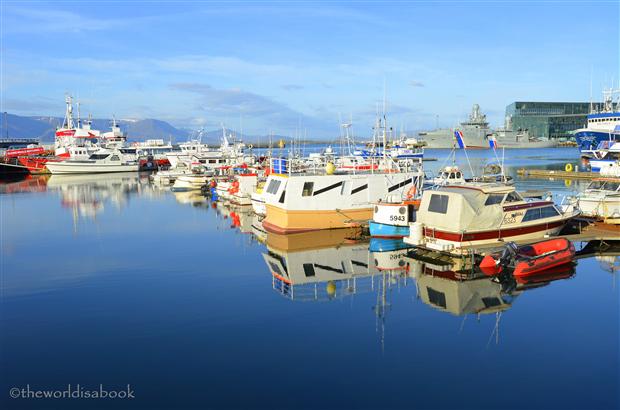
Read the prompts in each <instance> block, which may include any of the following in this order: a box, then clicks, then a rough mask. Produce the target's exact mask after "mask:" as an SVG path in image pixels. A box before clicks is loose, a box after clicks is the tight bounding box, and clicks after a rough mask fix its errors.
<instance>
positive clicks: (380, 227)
mask: <svg viewBox="0 0 620 410" xmlns="http://www.w3.org/2000/svg"><path fill="white" fill-rule="evenodd" d="M370 236H373V237H381V238H403V237H405V236H409V225H406V226H398V225H387V224H382V223H379V222H374V221H370Z"/></svg>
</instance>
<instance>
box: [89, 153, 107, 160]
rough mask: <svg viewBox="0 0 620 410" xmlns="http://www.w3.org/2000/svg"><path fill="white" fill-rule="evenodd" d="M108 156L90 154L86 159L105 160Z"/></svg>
mask: <svg viewBox="0 0 620 410" xmlns="http://www.w3.org/2000/svg"><path fill="white" fill-rule="evenodd" d="M109 156H110V154H92V155H91V156H90V157H89V158H88V159H94V160H98V159H106V158H107V157H109Z"/></svg>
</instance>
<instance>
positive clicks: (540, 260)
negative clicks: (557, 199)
mask: <svg viewBox="0 0 620 410" xmlns="http://www.w3.org/2000/svg"><path fill="white" fill-rule="evenodd" d="M574 257H575V246H574V245H573V243H572V242H571V241H569V240H567V239H564V238H556V239H550V240H547V241H543V242H538V243H534V244H532V245H524V246H517V245H515V244H514V243H509V244H507V245H506V249H505V250H504V251H503V252H499V253H494V254H490V255H487V256H485V257H484V259H483V260H482V262H480V268H481V269H482V271H483V272H485V273H486V274H487V275H493V274H497V273H499V272H500V271H501V268H504V267H511V268H514V271H513V275H514V276H515V277H517V278H519V277H523V276H528V275H534V274H537V273H539V272H544V271H545V270H547V269H551V268H554V267H556V266H561V265H564V264H566V263H569V262H572V260H573V258H574Z"/></svg>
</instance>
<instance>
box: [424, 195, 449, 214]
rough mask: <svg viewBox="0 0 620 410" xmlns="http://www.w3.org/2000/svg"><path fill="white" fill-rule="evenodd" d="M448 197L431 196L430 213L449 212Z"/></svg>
mask: <svg viewBox="0 0 620 410" xmlns="http://www.w3.org/2000/svg"><path fill="white" fill-rule="evenodd" d="M448 198H449V197H448V195H438V194H432V195H431V202H430V203H429V204H428V212H435V213H438V214H445V213H447V212H448Z"/></svg>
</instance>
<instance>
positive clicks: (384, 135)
mask: <svg viewBox="0 0 620 410" xmlns="http://www.w3.org/2000/svg"><path fill="white" fill-rule="evenodd" d="M386 94H387V91H386V80H385V77H383V149H382V151H383V166H385V164H386V163H387V152H386V146H387V118H386V115H385V106H386V102H385V100H386V99H387V96H386Z"/></svg>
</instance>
